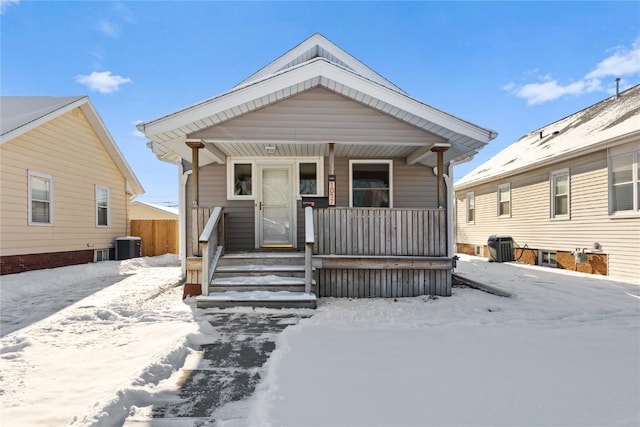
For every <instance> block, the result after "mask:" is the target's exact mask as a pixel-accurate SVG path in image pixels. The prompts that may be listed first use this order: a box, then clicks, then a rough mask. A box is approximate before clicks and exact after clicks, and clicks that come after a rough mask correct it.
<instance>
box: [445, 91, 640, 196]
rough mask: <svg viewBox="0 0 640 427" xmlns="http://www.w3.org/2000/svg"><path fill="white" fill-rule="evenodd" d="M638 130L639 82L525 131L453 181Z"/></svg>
mask: <svg viewBox="0 0 640 427" xmlns="http://www.w3.org/2000/svg"><path fill="white" fill-rule="evenodd" d="M637 132H640V85H636V86H634V87H632V88H630V89H628V90H626V91H624V92H622V93H620V97H616V96H615V95H614V96H612V97H610V98H607V99H605V100H604V101H601V102H599V103H597V104H594V105H592V106H590V107H587V108H585V109H584V110H581V111H578V112H577V113H574V114H572V115H570V116H568V117H565V118H564V119H561V120H558V121H557V122H554V123H551V124H549V125H546V126H544V127H542V128H540V129H537V130H535V131H533V132H530V133H528V134H527V135H525V136H523V137H522V138H520V139H519V140H517V141H516V142H514V143H513V144H511V145H509V146H508V147H507V148H505V149H504V150H502V151H501V152H499V153H498V154H496V155H495V156H494V157H492V158H491V159H489V160H487V161H486V162H485V163H483V164H482V165H480V166H478V167H477V168H476V169H474V170H473V171H471V172H469V173H468V174H467V175H465V176H464V177H462V178H461V179H460V180H459V181H458V182H457V183H456V186H455V187H456V189H460V188H462V187H469V186H471V185H477V184H480V183H482V182H486V181H490V180H492V179H495V178H498V177H503V176H508V175H513V174H516V173H518V172H520V171H522V170H523V169H528V168H531V167H535V166H541V165H544V164H548V163H552V162H554V161H558V160H560V159H564V158H567V157H573V156H578V155H581V154H584V153H585V151H588V150H589V149H597V148H598V147H600V146H601V145H606V144H607V143H608V142H610V141H611V140H612V139H614V138H617V137H620V136H623V135H628V134H632V133H637Z"/></svg>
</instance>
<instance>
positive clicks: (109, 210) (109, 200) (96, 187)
mask: <svg viewBox="0 0 640 427" xmlns="http://www.w3.org/2000/svg"><path fill="white" fill-rule="evenodd" d="M100 191H106V192H107V223H106V224H100V214H99V212H100V209H101V208H102V209H103V207H101V206H100V205H99V204H98V200H99V198H98V193H99V192H100ZM95 202H96V227H110V226H111V191H110V190H109V187H104V186H102V185H97V184H96V186H95Z"/></svg>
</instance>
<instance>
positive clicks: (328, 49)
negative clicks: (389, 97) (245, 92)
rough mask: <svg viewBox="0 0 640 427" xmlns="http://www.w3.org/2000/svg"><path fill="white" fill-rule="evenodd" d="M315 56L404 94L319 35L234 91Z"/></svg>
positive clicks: (309, 39)
mask: <svg viewBox="0 0 640 427" xmlns="http://www.w3.org/2000/svg"><path fill="white" fill-rule="evenodd" d="M316 56H317V57H321V58H324V59H326V60H327V61H330V62H334V63H336V64H338V65H340V66H342V67H345V68H347V69H349V70H351V71H352V72H354V73H356V74H359V75H361V76H363V77H366V78H368V79H370V80H373V81H375V82H377V83H379V84H381V85H383V86H386V87H388V88H390V89H393V90H396V91H399V92H403V93H404V91H403V90H402V89H400V88H399V87H398V86H396V85H395V84H393V83H392V82H390V81H389V80H387V79H385V78H384V77H382V76H381V75H380V74H378V73H376V72H375V71H374V70H373V69H371V68H369V67H368V66H366V65H365V64H364V63H362V62H361V61H359V60H358V59H356V58H355V57H354V56H352V55H351V54H349V53H348V52H346V51H344V50H343V49H341V48H339V47H338V46H337V45H336V44H335V43H332V42H331V41H329V40H328V39H327V38H326V37H324V36H323V35H322V34H319V33H316V34H314V35H312V36H311V37H309V38H308V39H306V40H305V41H303V42H302V43H300V44H299V45H297V46H296V47H294V48H293V49H291V50H289V51H288V52H287V53H285V54H284V55H282V56H280V57H279V58H277V59H276V60H274V61H273V62H271V63H269V64H268V65H266V66H264V67H263V68H261V69H260V70H258V71H256V72H255V73H253V74H252V75H251V76H249V77H248V78H246V79H244V80H243V81H241V82H240V83H239V84H238V85H236V86H235V87H234V89H235V88H238V87H239V86H243V85H245V84H247V83H251V82H254V81H256V80H260V79H262V78H265V77H268V76H270V75H272V74H275V73H279V72H281V71H283V70H286V69H289V68H291V67H293V66H296V65H299V64H301V63H304V62H308V61H309V60H312V59H314V57H316Z"/></svg>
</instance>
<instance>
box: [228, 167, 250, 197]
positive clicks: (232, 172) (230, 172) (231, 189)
mask: <svg viewBox="0 0 640 427" xmlns="http://www.w3.org/2000/svg"><path fill="white" fill-rule="evenodd" d="M237 164H250V165H251V195H245V196H243V195H237V194H234V193H235V190H234V185H235V170H236V166H235V165H237ZM256 173H257V172H256V161H255V160H254V159H253V158H242V157H237V158H233V159H229V161H228V162H227V200H255V199H256V189H255V185H256Z"/></svg>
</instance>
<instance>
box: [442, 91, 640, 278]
mask: <svg viewBox="0 0 640 427" xmlns="http://www.w3.org/2000/svg"><path fill="white" fill-rule="evenodd" d="M455 199H456V204H457V208H456V218H457V220H456V226H457V238H456V241H457V250H458V252H460V253H466V254H475V255H480V256H488V251H487V243H488V239H489V237H490V236H492V235H496V236H498V240H503V239H502V237H500V236H508V237H511V238H512V239H513V240H514V244H515V251H514V252H515V258H516V259H517V260H519V261H520V262H525V263H528V264H536V265H544V266H549V267H557V268H563V269H568V270H577V271H582V272H587V273H594V274H603V275H610V276H613V277H618V278H622V279H627V280H632V281H640V85H639V86H634V87H632V88H631V89H628V90H626V91H624V92H622V93H620V94H619V95H616V96H612V97H611V98H608V99H605V100H604V101H602V102H599V103H597V104H594V105H592V106H591V107H588V108H586V109H584V110H582V111H579V112H577V113H575V114H573V115H571V116H569V117H566V118H564V119H562V120H559V121H557V122H555V123H551V124H549V125H547V126H544V127H542V128H540V129H537V130H535V131H533V132H531V133H529V134H527V135H525V136H523V137H522V138H520V139H519V140H518V141H516V142H514V143H513V144H511V145H510V146H509V147H507V148H506V149H504V150H503V151H502V152H500V153H498V154H497V155H496V156H495V157H493V158H491V159H490V160H488V161H487V162H485V163H484V164H482V165H481V166H479V167H478V168H476V169H475V170H473V171H472V172H470V173H469V174H468V175H466V176H465V177H463V178H462V179H460V181H458V182H457V183H456V185H455ZM507 243H508V240H507Z"/></svg>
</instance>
